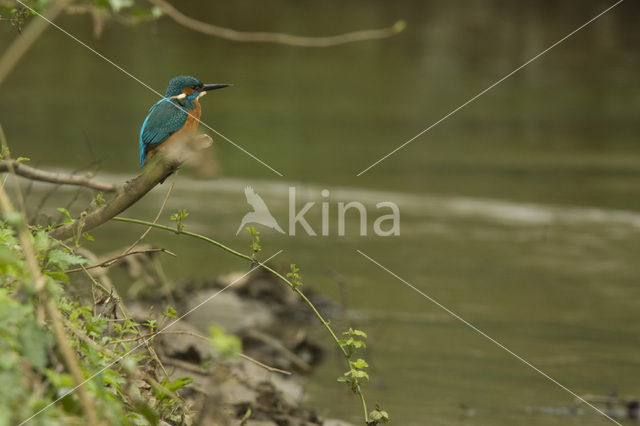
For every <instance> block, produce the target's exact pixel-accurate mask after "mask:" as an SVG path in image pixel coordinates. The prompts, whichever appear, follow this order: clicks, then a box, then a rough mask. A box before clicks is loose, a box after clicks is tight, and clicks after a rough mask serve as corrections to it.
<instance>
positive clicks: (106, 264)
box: [64, 248, 176, 274]
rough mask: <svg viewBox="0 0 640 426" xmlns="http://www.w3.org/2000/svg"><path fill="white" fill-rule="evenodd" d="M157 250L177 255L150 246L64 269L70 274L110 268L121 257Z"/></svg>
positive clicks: (174, 255) (155, 251)
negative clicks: (98, 261)
mask: <svg viewBox="0 0 640 426" xmlns="http://www.w3.org/2000/svg"><path fill="white" fill-rule="evenodd" d="M157 252H161V253H166V254H168V255H171V256H173V257H176V254H175V253H172V252H170V251H169V250H167V249H163V248H150V249H147V250H136V251H130V252H128V253H124V254H120V255H118V256H116V257H112V258H111V259H107V260H105V261H104V262H100V263H98V264H97V265H91V266H84V267H82V268H73V269H67V270H66V271H64V273H65V274H69V273H71V272H80V271H83V270H89V269H95V268H108V267H109V266H111V265H113V264H114V263H115V262H117V261H118V260H120V259H122V258H124V257H127V256H132V255H134V254H145V253H157Z"/></svg>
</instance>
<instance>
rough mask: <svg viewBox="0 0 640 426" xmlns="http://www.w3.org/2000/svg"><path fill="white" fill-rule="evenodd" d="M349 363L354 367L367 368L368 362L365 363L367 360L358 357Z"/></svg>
mask: <svg viewBox="0 0 640 426" xmlns="http://www.w3.org/2000/svg"><path fill="white" fill-rule="evenodd" d="M350 363H351V365H353V367H354V368H367V367H368V366H369V364H367V362H366V361H365V360H364V359H362V358H358V359H357V360H356V361H355V362H354V361H350Z"/></svg>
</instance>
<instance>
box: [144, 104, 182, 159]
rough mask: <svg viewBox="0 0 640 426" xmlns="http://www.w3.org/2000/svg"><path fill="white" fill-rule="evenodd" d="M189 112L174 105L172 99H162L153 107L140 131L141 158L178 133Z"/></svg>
mask: <svg viewBox="0 0 640 426" xmlns="http://www.w3.org/2000/svg"><path fill="white" fill-rule="evenodd" d="M187 117H188V114H187V112H186V111H185V110H184V109H182V108H180V107H179V106H178V105H176V104H175V103H173V101H172V100H171V99H166V98H165V99H162V100H160V101H159V102H158V103H156V104H155V105H154V106H152V107H151V110H150V111H149V115H147V118H145V120H144V123H142V129H140V158H141V160H142V162H144V161H143V159H144V157H145V156H146V153H147V152H148V151H149V149H151V148H155V147H157V146H158V145H160V144H161V143H162V142H164V141H165V140H166V139H167V138H169V136H171V135H172V134H174V133H175V132H177V131H178V130H180V129H181V128H182V126H184V123H185V122H186V121H187Z"/></svg>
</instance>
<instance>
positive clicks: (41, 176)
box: [0, 160, 119, 192]
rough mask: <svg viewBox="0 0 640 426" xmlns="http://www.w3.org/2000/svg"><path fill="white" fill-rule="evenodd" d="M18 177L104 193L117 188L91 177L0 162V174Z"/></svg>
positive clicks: (10, 162) (114, 185) (10, 161)
mask: <svg viewBox="0 0 640 426" xmlns="http://www.w3.org/2000/svg"><path fill="white" fill-rule="evenodd" d="M12 169H13V172H14V173H15V174H17V175H19V176H22V177H24V178H27V179H31V180H39V181H42V182H50V183H57V184H62V185H77V186H86V187H87V188H91V189H96V190H98V191H104V192H115V191H117V190H118V188H119V186H118V185H116V184H113V183H105V182H99V181H95V180H92V179H91V175H89V174H86V175H82V176H79V175H73V174H66V173H56V172H47V171H44V170H40V169H36V168H34V167H31V166H27V165H26V164H24V163H21V162H19V161H17V160H5V161H0V173H2V172H7V171H11V170H12Z"/></svg>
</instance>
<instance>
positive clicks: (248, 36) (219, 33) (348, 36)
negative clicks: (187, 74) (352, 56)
mask: <svg viewBox="0 0 640 426" xmlns="http://www.w3.org/2000/svg"><path fill="white" fill-rule="evenodd" d="M149 2H150V3H151V4H153V5H155V6H157V7H158V8H160V10H162V11H163V12H164V13H165V14H166V15H167V16H168V17H169V18H171V19H173V20H174V21H175V22H177V23H178V24H180V25H182V26H184V27H187V28H189V29H191V30H194V31H198V32H200V33H203V34H207V35H211V36H214V37H220V38H224V39H227V40H232V41H239V42H258V43H279V44H286V45H290V46H300V47H330V46H338V45H340V44H346V43H353V42H356V41H364V40H376V39H381V38H388V37H392V36H394V35H396V34H398V33H400V32H401V31H403V30H404V29H405V27H406V24H405V22H404V21H397V22H396V23H395V24H393V25H392V26H390V27H387V28H381V29H373V30H362V31H353V32H349V33H345V34H338V35H334V36H328V37H303V36H296V35H291V34H283V33H273V32H244V31H237V30H233V29H231V28H225V27H220V26H218V25H212V24H209V23H206V22H202V21H198V20H197V19H194V18H191V17H189V16H186V15H185V14H183V13H182V12H180V11H179V10H178V9H176V8H175V7H173V6H172V5H171V4H170V3H168V2H167V1H165V0H149Z"/></svg>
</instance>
